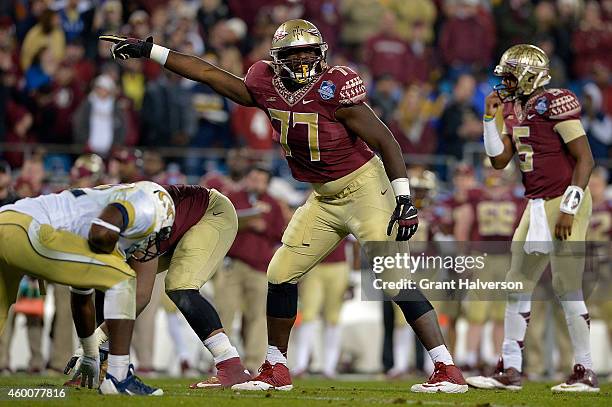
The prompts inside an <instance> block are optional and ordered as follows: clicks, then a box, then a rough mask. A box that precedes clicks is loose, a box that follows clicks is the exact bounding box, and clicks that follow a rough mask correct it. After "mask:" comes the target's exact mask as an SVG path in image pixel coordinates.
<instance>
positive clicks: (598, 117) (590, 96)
mask: <svg viewBox="0 0 612 407" xmlns="http://www.w3.org/2000/svg"><path fill="white" fill-rule="evenodd" d="M583 93H584V97H583V102H582V107H583V110H582V119H581V121H582V125H583V126H584V130H585V131H586V134H587V137H588V138H589V144H590V146H591V151H592V152H593V157H594V158H595V159H608V158H610V153H612V150H611V149H610V148H611V147H612V118H610V116H609V115H607V114H605V113H604V112H603V111H602V109H601V107H602V100H603V99H602V93H601V90H600V89H599V87H597V85H596V84H594V83H589V84H587V85H585V86H584V88H583Z"/></svg>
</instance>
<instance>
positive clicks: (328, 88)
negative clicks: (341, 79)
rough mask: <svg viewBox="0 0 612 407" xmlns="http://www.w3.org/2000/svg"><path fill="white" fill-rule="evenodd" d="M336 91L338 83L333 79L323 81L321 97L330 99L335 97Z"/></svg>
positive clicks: (320, 91)
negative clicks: (335, 83)
mask: <svg viewBox="0 0 612 407" xmlns="http://www.w3.org/2000/svg"><path fill="white" fill-rule="evenodd" d="M335 92H336V85H334V83H333V82H332V81H323V82H321V86H320V87H319V95H321V99H323V100H329V99H332V98H333V97H334V93H335Z"/></svg>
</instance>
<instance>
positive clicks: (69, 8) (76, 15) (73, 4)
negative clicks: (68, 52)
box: [58, 0, 94, 42]
mask: <svg viewBox="0 0 612 407" xmlns="http://www.w3.org/2000/svg"><path fill="white" fill-rule="evenodd" d="M58 14H59V17H60V19H61V24H62V29H63V30H64V34H65V36H66V42H68V41H73V40H75V39H77V38H79V37H83V36H84V34H85V33H88V32H89V31H90V30H91V25H92V21H93V14H94V7H93V4H92V3H91V2H90V1H81V0H66V3H65V6H64V7H63V8H62V9H60V10H59V11H58Z"/></svg>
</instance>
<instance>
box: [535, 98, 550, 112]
mask: <svg viewBox="0 0 612 407" xmlns="http://www.w3.org/2000/svg"><path fill="white" fill-rule="evenodd" d="M547 110H548V100H547V99H546V98H545V97H541V98H539V99H538V100H536V104H535V111H536V112H538V114H544V112H546V111H547Z"/></svg>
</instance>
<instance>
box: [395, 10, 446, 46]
mask: <svg viewBox="0 0 612 407" xmlns="http://www.w3.org/2000/svg"><path fill="white" fill-rule="evenodd" d="M384 3H386V4H385V5H386V7H387V9H388V10H389V11H391V12H392V13H393V14H395V16H396V17H397V27H396V30H397V34H398V35H399V36H400V37H401V38H403V39H405V40H410V39H411V38H412V37H413V32H412V31H413V29H414V27H415V25H418V26H420V27H422V29H423V36H422V37H423V40H424V41H425V42H426V43H427V44H431V43H432V41H433V39H434V32H433V24H434V22H435V21H436V15H437V11H436V6H435V4H434V1H433V0H411V1H405V0H389V1H386V2H384Z"/></svg>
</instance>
